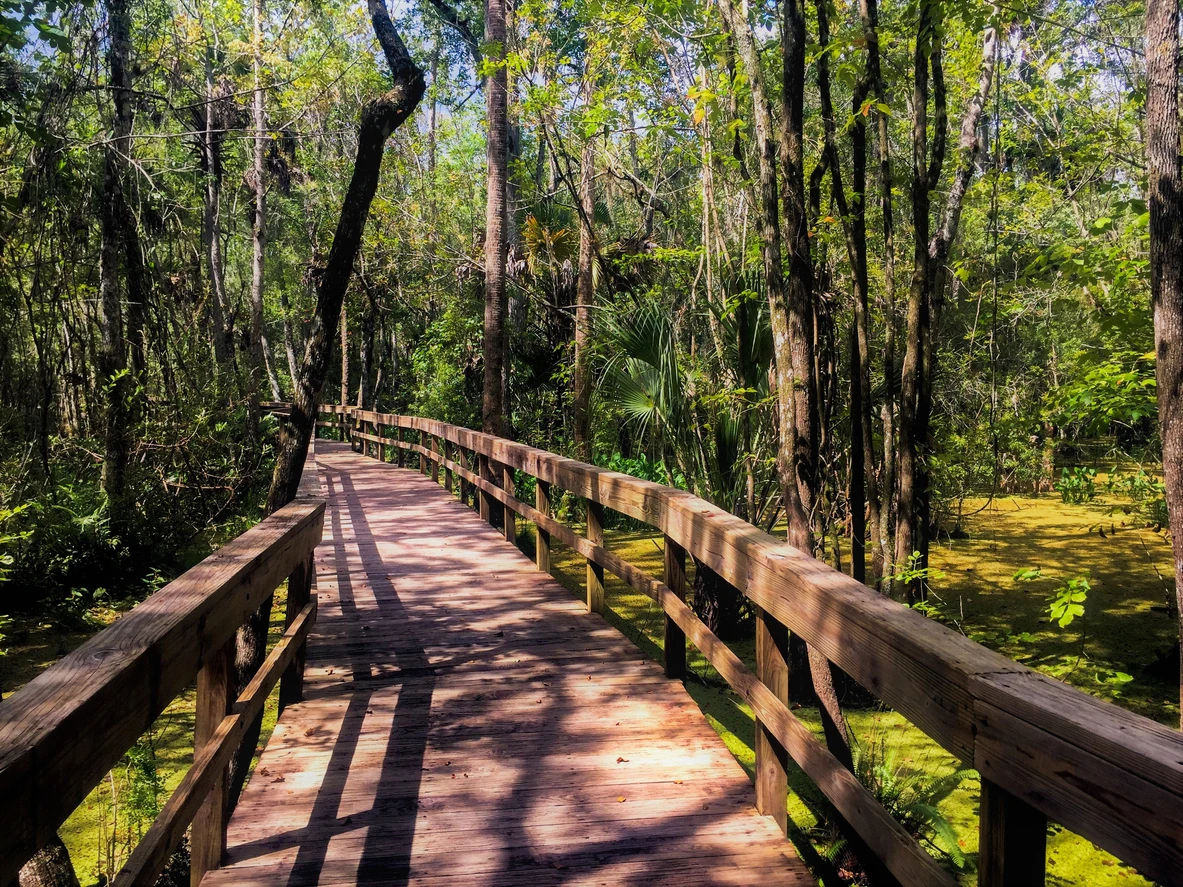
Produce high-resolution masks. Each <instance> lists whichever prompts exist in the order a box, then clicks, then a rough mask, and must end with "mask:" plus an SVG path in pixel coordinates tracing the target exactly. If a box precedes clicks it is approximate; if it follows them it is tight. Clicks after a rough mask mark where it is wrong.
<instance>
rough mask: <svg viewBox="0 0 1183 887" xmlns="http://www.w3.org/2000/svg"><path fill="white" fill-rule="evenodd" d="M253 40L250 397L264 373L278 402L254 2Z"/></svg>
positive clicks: (259, 34)
mask: <svg viewBox="0 0 1183 887" xmlns="http://www.w3.org/2000/svg"><path fill="white" fill-rule="evenodd" d="M252 6H253V7H254V39H253V41H252V43H253V45H252V56H253V57H252V67H253V68H254V79H255V84H254V86H255V88H254V100H253V123H254V130H255V133H254V140H253V142H252V145H253V147H254V154H253V158H252V164H251V182H252V184H253V185H254V190H255V218H254V225H253V227H252V230H251V246H252V251H251V356H252V361H251V397H254V398H257V397H258V395H259V387H260V384H261V380H260V379H259V375H260V374H262V373H266V375H267V383H268V385H269V387H270V389H271V399H272V400H281V399H282V395H281V392H280V390H279V377H278V376H277V375H276V374H275V362H274V360H273V358H272V354H271V343H270V342H269V341H268V339H267V327H266V324H265V323H264V320H263V271H264V258H265V248H266V244H267V181H266V172H267V158H266V152H267V118H266V115H265V114H264V110H263V0H254V2H253V3H252Z"/></svg>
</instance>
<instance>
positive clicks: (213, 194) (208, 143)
mask: <svg viewBox="0 0 1183 887" xmlns="http://www.w3.org/2000/svg"><path fill="white" fill-rule="evenodd" d="M212 56H213V48H212V47H210V46H208V45H207V46H206V49H205V132H204V134H203V137H202V141H201V165H202V168H203V169H202V171H203V173H204V174H205V189H204V191H203V194H202V197H203V200H202V204H203V205H202V209H203V213H202V229H201V233H202V240H203V245H204V246H205V260H206V269H207V273H208V274H209V279H210V315H211V319H212V321H213V345H214V359H215V360H216V361H217V364H218V367H219V368H220V369H221V370H222V371H223V372H226V371H228V370H229V368H230V366H231V363H232V361H233V360H234V340H233V334H232V333H231V330H230V322H229V321H230V308H229V302H228V300H227V298H226V276H225V266H224V264H223V261H222V142H223V140H224V139H225V134H224V133H223V132H222V130H223V128H224V125H225V122H224V121H223V120H222V119H221V118H220V116H219V107H220V102H219V99H220V98H221V96H220V94H219V93H218V92H217V89H216V87H215V85H214V79H213V59H212Z"/></svg>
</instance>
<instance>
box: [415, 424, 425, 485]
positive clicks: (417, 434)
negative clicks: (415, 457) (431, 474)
mask: <svg viewBox="0 0 1183 887" xmlns="http://www.w3.org/2000/svg"><path fill="white" fill-rule="evenodd" d="M415 440H416V441H417V442H418V443H419V447H420V450H419V473H420V474H422V475H426V474H427V454H426V453H425V452H423V451H424V450H426V449H427V447H426V446H425V444H426V443H427V441H425V440H424V439H423V430H422V429H421V428H417V429H416V430H415Z"/></svg>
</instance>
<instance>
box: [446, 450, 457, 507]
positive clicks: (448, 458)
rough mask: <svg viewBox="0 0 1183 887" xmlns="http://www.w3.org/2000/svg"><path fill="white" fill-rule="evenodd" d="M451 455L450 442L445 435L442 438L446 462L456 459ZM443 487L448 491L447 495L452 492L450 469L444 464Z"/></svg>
mask: <svg viewBox="0 0 1183 887" xmlns="http://www.w3.org/2000/svg"><path fill="white" fill-rule="evenodd" d="M452 456H453V450H452V442H451V441H450V440H448V439H447V438H446V437H445V438H444V460H445V461H446V462H454V461H456V460H455V459H453V458H452ZM444 489H445V490H447V491H448V493H449V495H450V494H451V492H452V469H451V468H448V467H447V466H446V465H445V466H444Z"/></svg>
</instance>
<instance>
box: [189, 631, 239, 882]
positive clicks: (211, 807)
mask: <svg viewBox="0 0 1183 887" xmlns="http://www.w3.org/2000/svg"><path fill="white" fill-rule="evenodd" d="M234 648H235V644H234V638H230V640H229V641H227V642H226V643H225V644H224V645H223V646H222V648H221V649H220V650H215V651H214V652H213V653H212V655H211V656H210V657H209V659H208V660H207V661H206V662H205V664H204V665H203V666H202V668H201V670H200V671H199V672H197V715H196V720H195V721H194V728H193V746H194V754H195V755H196V753H197V752H198V751H200V750H201V749H202V748H203V747H204V746H205V744H206V743H207V742H209V741H210V739H211V738H212V737H213V735H214V732H215V731H216V730H217V729H218V725H219V724H221V723H222V719H223V718H224V717H226V715H228V714H230V708H231V706H232V705H233V704H234ZM229 775H230V774H229V767H226V768H224V769H223V770H222V772H221V773H220V774H218V778H217V780H216V781H215V783H214V787H213V788H212V789H210V793H209V795H207V796H206V799H205V801H203V802H202V804H201V809H199V810H198V811H197V815H196V816H195V817H194V818H193V833H192V836H191V838H190V846H189V852H190V863H189V866H190V879H189V883H190V884H191V885H192V887H199V885H200V884H201V879H202V878H203V877H205V874H206V873H207V872H211V871H213V870H214V869H216V868H218V867H219V866H220V865H221V864H222V856H223V855H224V854H225V852H226V823H227V821H228V820H229V818H230V804H229V797H228V794H227V792H228V790H229Z"/></svg>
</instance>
